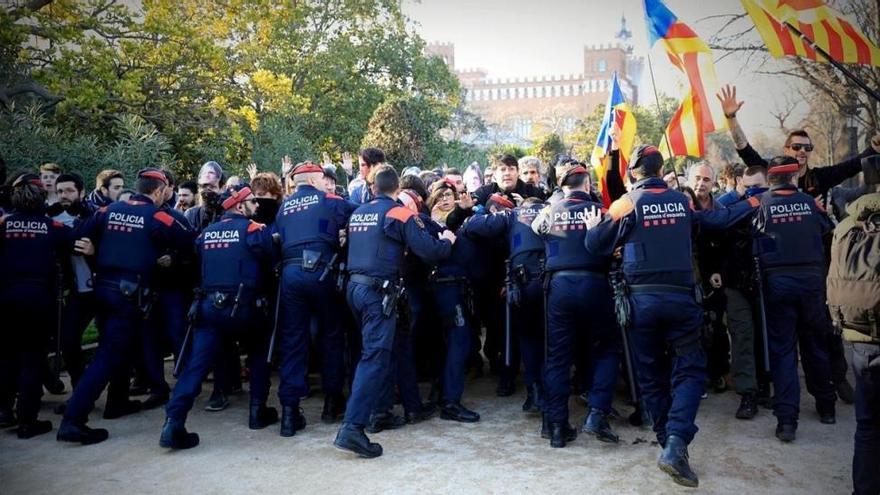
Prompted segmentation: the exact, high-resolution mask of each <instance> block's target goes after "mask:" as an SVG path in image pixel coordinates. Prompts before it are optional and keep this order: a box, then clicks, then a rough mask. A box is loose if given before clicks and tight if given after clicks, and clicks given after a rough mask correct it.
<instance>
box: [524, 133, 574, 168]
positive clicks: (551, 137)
mask: <svg viewBox="0 0 880 495" xmlns="http://www.w3.org/2000/svg"><path fill="white" fill-rule="evenodd" d="M565 153H568V148H566V146H565V143H564V142H563V141H562V138H561V137H559V135H558V134H555V133H552V134H547V135H546V136H544V137H542V138H541V139H539V140H537V141H536V142H535V144H534V145H533V146H532V149H531V150H530V153H529V154H530V155H534V156H537V157H538V158H539V159H540V160H541V161H542V162H544V163H546V164H553V163H555V162H556V157H557V156H559V155H561V154H565Z"/></svg>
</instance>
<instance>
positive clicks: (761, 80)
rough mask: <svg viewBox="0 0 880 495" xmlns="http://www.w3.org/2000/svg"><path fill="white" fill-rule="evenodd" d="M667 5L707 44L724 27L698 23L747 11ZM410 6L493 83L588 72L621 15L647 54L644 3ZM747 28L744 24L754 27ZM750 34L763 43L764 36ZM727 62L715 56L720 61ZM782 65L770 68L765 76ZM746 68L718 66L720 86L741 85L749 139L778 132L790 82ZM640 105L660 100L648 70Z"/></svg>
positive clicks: (446, 1) (489, 0) (407, 5)
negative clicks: (587, 52)
mask: <svg viewBox="0 0 880 495" xmlns="http://www.w3.org/2000/svg"><path fill="white" fill-rule="evenodd" d="M665 3H666V5H667V6H668V7H669V8H670V9H671V10H672V11H673V12H674V13H675V14H676V15H677V16H678V18H679V19H681V20H682V21H683V22H685V23H686V24H688V25H689V26H691V27H692V28H693V29H694V30H695V31H696V32H697V34H699V35H700V36H701V37H702V38H703V39H704V40H707V41H708V38H709V37H710V36H711V35H712V34H714V33H715V32H716V31H717V30H718V29H719V27H720V22H721V21H719V20H717V19H716V20H712V19H710V20H704V21H701V22H697V21H698V20H699V19H703V18H705V17H708V16H714V15H720V14H731V13H742V12H744V11H743V8H742V4H741V3H740V2H739V1H738V0H702V1H694V0H668V1H666V2H665ZM403 6H404V12H406V13H407V15H408V16H410V17H411V18H412V20H413V21H414V22H415V23H416V30H417V31H418V32H419V33H420V34H421V36H422V37H423V38H424V39H425V40H427V41H428V42H433V41H443V42H452V43H454V44H455V65H456V68H459V69H463V68H475V67H481V68H484V69H487V70H488V72H489V75H490V77H521V76H536V75H552V74H569V73H573V74H578V73H581V72H583V61H582V60H583V47H584V45H589V44H598V43H608V42H610V41H613V40H614V36H615V33H616V32H617V30H618V29H619V27H620V16H621V14H625V15H626V19H627V24H628V27H629V29H630V31H632V33H633V44H634V47H635V52H636V54H638V55H641V56H643V57H647V54H648V40H647V28H646V26H645V20H644V10H643V7H642V1H641V0H614V1H603V0H543V1H527V0H507V1H504V0H404V3H403ZM747 22H748V21H743V23H741V24H738V25H740V26H743V27H748V26H749V25H750V24H748V23H747ZM750 35H751V36H752V37H753V39H755V40H756V41H757V40H758V35H757V33H754V32H753V33H751V34H750ZM650 53H651V57H652V61H653V64H654V73H655V76H656V79H657V88H658V90H659V91H661V92H665V93H667V94H669V95H670V96H673V97H676V98H680V97H681V91H679V89H678V86H677V84H678V83H677V81H678V80H679V79H678V74H679V73H678V71H677V69H675V68H674V67H673V66H672V65H671V64H670V63H669V60H668V59H667V58H666V55H665V52H664V50H663V48H662V46H660V43H659V42H658V44H657V45H655V46H654V47H653V49H652V50H651V51H650ZM721 55H722V54H721V53H718V52H716V54H715V57H716V59H717V58H718V57H720V56H721ZM776 64H777V62H776V61H771V62H770V64H769V65H768V66H767V67H765V70H767V69H772V66H773V65H776ZM743 65H744V62H743V59H742V58H736V57H733V56H728V57H726V58H724V59H723V60H720V61H718V62H717V63H716V69H717V71H718V79H719V83H720V84H724V83H725V82H730V83H732V84H736V85H737V87H738V91H739V93H740V96H741V98H742V99H744V100H746V105H745V106H744V107H743V110H742V112H741V120H742V124H743V125H744V128H745V130H746V132H747V133H748V132H749V131H754V130H757V129H759V128H764V129H767V130H769V131H770V132H776V131H775V127H774V124H775V121H774V119H773V117H772V116H771V115H770V114H769V110H772V109H773V108H774V106H775V105H778V103H776V102H775V100H777V99H781V98H783V95H785V94H787V93H790V92H791V90H790V87H789V82H786V81H785V80H782V78H772V77H768V76H761V75H758V74H755V73H754V70H753V69H752V68H746V69H744V68H743ZM640 98H641V101H640V103H642V104H647V103H652V102H653V101H654V99H653V98H654V97H653V92H652V88H651V82H650V76H649V74H648V70H647V64H646V68H645V73H644V77H643V80H642V82H641V94H640ZM802 107H805V105H802ZM805 110H806V109H805V108H803V109H802V110H801V111H805ZM792 124H793V123H792Z"/></svg>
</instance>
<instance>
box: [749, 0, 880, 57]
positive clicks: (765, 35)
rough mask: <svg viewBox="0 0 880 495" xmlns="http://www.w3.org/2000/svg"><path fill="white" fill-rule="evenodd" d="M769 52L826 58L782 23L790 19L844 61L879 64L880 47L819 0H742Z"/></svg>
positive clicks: (775, 54) (778, 55)
mask: <svg viewBox="0 0 880 495" xmlns="http://www.w3.org/2000/svg"><path fill="white" fill-rule="evenodd" d="M741 1H742V4H743V7H745V9H746V12H747V13H748V14H749V17H751V18H752V22H754V23H755V28H757V30H758V33H759V34H760V35H761V39H763V40H764V44H766V45H767V49H768V50H769V51H770V54H771V55H773V56H774V57H776V58H780V57H784V56H786V55H788V56H793V57H803V58H808V59H810V60H815V61H817V62H827V60H826V59H825V57H823V56H821V55H819V54H818V53H816V50H814V49H813V47H811V46H810V44H809V43H807V42H806V41H804V40H802V39H801V38H800V37H799V36H798V35H796V34H795V33H794V32H793V31H791V30H790V29H788V28H787V27H786V26H785V23H790V24H791V25H792V26H793V27H795V28H797V29H798V30H799V31H800V32H802V33H803V34H804V35H805V36H806V37H807V38H809V39H810V40H812V41H813V42H814V43H816V46H818V47H819V48H821V49H822V50H824V51H825V52H826V53H828V54H829V55H831V57H832V58H834V60H836V61H837V62H840V63H844V64H863V65H875V66H880V49H878V48H877V45H875V44H874V43H873V42H871V40H869V39H868V38H867V37H866V36H865V35H864V34H863V33H862V32H861V31H859V30H858V29H856V28H855V27H854V26H853V25H852V24H851V23H850V22H849V21H847V20H846V19H845V18H844V17H843V14H841V13H840V12H838V11H836V10H834V9H833V8H831V7H829V6H828V5H826V4H825V2H823V1H821V0H741Z"/></svg>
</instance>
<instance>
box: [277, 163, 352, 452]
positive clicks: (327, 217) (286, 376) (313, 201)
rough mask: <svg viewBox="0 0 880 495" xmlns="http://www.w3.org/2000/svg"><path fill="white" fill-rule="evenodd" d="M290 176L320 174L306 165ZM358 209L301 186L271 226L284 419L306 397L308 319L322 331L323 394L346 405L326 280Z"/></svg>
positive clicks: (339, 330)
mask: <svg viewBox="0 0 880 495" xmlns="http://www.w3.org/2000/svg"><path fill="white" fill-rule="evenodd" d="M293 173H294V174H299V173H323V170H322V169H321V168H320V167H319V166H317V165H311V164H307V165H301V166H299V167H297V168H296V169H294V171H293ZM356 207H357V205H355V204H353V203H350V202H348V201H346V200H344V199H342V198H341V197H339V196H336V195H334V194H328V193H325V192H323V191H319V190H318V189H316V188H314V187H312V186H310V185H301V186H299V187H297V189H296V192H295V193H293V194H292V195H290V196H289V197H288V198H287V199H285V200H284V202H283V203H282V205H281V209H280V210H279V212H278V216H277V218H276V221H275V227H276V229H277V230H278V233H279V235H280V236H281V238H280V242H281V250H282V257H283V271H282V275H281V322H280V325H279V327H280V340H279V342H278V344H279V348H280V349H281V352H282V356H283V357H282V359H281V370H280V371H281V384H280V386H279V389H278V396H279V398H280V400H281V406H282V407H283V408H284V410H283V411H282V412H283V416H284V417H288V416H291V415H296V416H298V415H299V400H300V397H305V396H306V395H308V392H309V388H308V383H307V382H306V371H307V369H306V368H307V366H308V347H309V329H310V322H311V321H312V320H316V321H317V325H318V329H319V331H320V332H321V339H320V342H321V344H322V347H323V349H322V351H323V352H322V356H321V363H322V370H321V378H322V382H323V383H322V389H323V391H324V394H325V396H326V397H327V398H328V399H330V400H332V401H335V402H336V403H338V405H339V407H340V408H341V407H342V405H343V403H344V402H343V401H344V399H343V398H342V389H343V385H344V382H345V361H344V352H345V335H344V333H343V327H342V319H341V317H340V315H339V313H338V311H339V308H338V307H337V305H336V302H337V299H336V297H335V291H336V277H335V274H334V276H330V271H331V269H332V267H329V266H328V264H329V263H331V261H332V259H333V258H334V256H337V257H338V254H337V253H339V251H340V245H339V231H340V230H342V229H344V228H345V226H346V224H347V223H348V218H349V217H350V216H351V213H352V212H353V211H354V209H355V208H356ZM290 419H291V420H292V419H293V417H291V418H290ZM288 426H290V425H288ZM293 434H294V430H293V429H290V428H287V429H285V428H284V422H282V435H284V436H290V435H293Z"/></svg>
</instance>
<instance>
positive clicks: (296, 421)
mask: <svg viewBox="0 0 880 495" xmlns="http://www.w3.org/2000/svg"><path fill="white" fill-rule="evenodd" d="M305 427H306V417H305V416H303V411H302V409H300V408H299V407H294V406H282V407H281V436H282V437H292V436H293V435H294V434H295V433H296V432H298V431H299V430H302V429H303V428H305Z"/></svg>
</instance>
